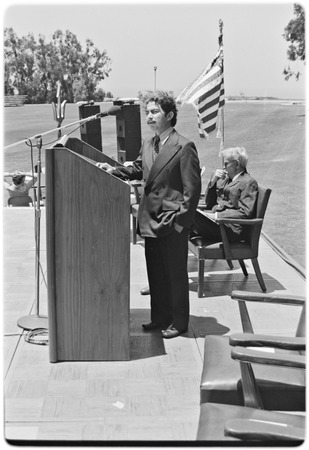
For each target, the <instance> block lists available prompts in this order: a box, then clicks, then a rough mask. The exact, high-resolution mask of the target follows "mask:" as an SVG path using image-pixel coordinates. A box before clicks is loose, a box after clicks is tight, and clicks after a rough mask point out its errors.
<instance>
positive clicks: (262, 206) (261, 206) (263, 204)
mask: <svg viewBox="0 0 309 450" xmlns="http://www.w3.org/2000/svg"><path fill="white" fill-rule="evenodd" d="M270 194H271V189H269V188H266V187H264V186H259V193H258V198H257V202H256V216H255V217H256V218H258V219H263V218H264V216H265V212H266V208H267V205H268V200H269V197H270Z"/></svg>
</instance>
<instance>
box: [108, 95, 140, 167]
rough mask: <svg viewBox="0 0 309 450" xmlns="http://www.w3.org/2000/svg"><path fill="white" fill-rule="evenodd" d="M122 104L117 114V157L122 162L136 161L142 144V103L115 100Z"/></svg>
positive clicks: (115, 102)
mask: <svg viewBox="0 0 309 450" xmlns="http://www.w3.org/2000/svg"><path fill="white" fill-rule="evenodd" d="M114 105H119V106H121V111H120V112H119V113H117V115H116V132H117V158H118V161H119V162H120V163H122V164H123V163H124V162H126V161H134V160H135V159H136V158H137V157H138V155H139V152H140V149H141V144H142V132H141V113H140V105H137V104H133V103H126V102H123V101H121V100H115V101H114Z"/></svg>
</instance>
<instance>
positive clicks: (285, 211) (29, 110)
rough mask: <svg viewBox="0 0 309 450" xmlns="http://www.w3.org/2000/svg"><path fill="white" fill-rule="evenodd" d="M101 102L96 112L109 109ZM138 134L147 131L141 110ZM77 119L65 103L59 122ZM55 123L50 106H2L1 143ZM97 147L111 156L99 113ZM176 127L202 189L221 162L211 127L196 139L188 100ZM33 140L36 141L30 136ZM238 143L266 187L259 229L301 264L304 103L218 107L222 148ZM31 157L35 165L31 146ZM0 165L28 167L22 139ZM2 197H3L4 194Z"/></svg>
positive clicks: (106, 123) (110, 132)
mask: <svg viewBox="0 0 309 450" xmlns="http://www.w3.org/2000/svg"><path fill="white" fill-rule="evenodd" d="M109 106H110V105H109V104H105V103H102V104H101V111H105V110H106V109H108V108H109ZM141 117H142V134H143V137H147V136H150V131H149V130H148V128H147V125H146V124H145V120H144V115H143V111H141ZM78 120H79V111H78V107H77V106H76V105H75V104H68V105H67V107H66V116H65V120H64V121H63V124H62V125H67V124H70V123H73V122H75V121H78ZM56 128H57V123H56V122H55V121H54V119H53V111H52V106H51V105H24V106H22V107H11V108H5V110H4V145H5V146H7V145H10V144H13V143H16V142H19V141H22V140H26V139H27V138H28V137H32V136H35V135H37V134H41V133H45V132H46V131H49V130H54V129H56ZM101 128H102V142H103V151H104V152H105V153H106V154H108V155H109V156H112V157H115V158H116V157H117V144H116V120H115V117H105V118H103V119H102V120H101ZM176 129H177V130H178V131H179V132H180V133H181V134H183V135H184V136H186V137H188V138H190V139H192V140H193V141H194V142H195V144H196V146H197V149H198V153H199V158H200V162H201V166H204V167H205V172H204V175H203V190H204V189H205V186H206V184H207V182H208V180H209V177H210V174H211V172H212V171H213V170H214V169H215V168H216V167H219V166H220V165H221V161H220V159H219V157H218V154H219V150H220V139H217V138H216V132H214V133H212V134H211V135H210V138H209V140H206V139H200V137H199V134H198V128H197V122H196V113H195V110H194V109H193V107H192V106H191V105H185V106H184V107H182V108H180V109H179V113H178V122H177V125H176ZM71 132H73V133H72V134H71V135H72V136H75V137H78V138H80V130H79V128H78V126H77V125H75V126H73V127H70V128H67V129H65V130H64V131H63V132H62V134H70V133H71ZM57 136H58V133H57V131H54V132H52V133H50V134H47V135H44V136H43V148H42V165H43V166H44V160H45V155H44V148H48V147H51V146H52V145H53V143H54V142H55V141H56V140H57ZM33 144H34V145H35V144H36V140H35V139H34V140H33ZM231 146H244V147H245V148H246V149H247V151H248V153H249V165H248V171H249V172H250V174H251V175H252V176H253V177H255V178H256V179H257V181H258V182H259V183H260V184H263V185H265V186H268V187H270V188H271V189H272V194H271V198H270V202H269V206H268V210H267V213H266V217H265V223H264V228H263V229H264V231H265V232H266V233H267V234H268V235H269V236H270V237H271V238H272V239H273V240H274V241H276V242H277V243H278V244H279V245H280V246H281V247H282V248H283V249H284V250H285V251H286V252H287V253H288V254H289V255H291V256H292V257H293V258H294V259H295V260H296V261H297V262H298V263H299V264H301V265H302V266H304V267H305V262H306V248H305V243H306V239H305V231H306V228H305V207H306V195H305V186H306V183H305V176H306V170H305V164H306V156H305V106H304V105H303V104H297V103H295V104H292V103H291V104H288V103H287V102H284V101H282V102H273V103H271V102H268V103H264V102H251V103H250V102H248V103H246V102H228V103H227V104H226V106H225V108H224V147H225V148H227V147H231ZM33 159H34V163H35V164H36V161H37V149H36V148H34V151H33ZM3 168H4V170H5V171H13V170H15V169H17V168H20V169H24V170H30V169H31V149H30V147H29V146H28V145H26V144H25V143H21V144H19V145H16V146H13V147H11V148H9V149H6V150H5V151H4V160H3ZM5 198H6V197H5Z"/></svg>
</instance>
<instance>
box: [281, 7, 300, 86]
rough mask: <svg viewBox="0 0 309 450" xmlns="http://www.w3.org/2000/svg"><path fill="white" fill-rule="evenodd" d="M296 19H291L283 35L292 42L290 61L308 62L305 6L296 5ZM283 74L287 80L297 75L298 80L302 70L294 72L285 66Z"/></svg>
mask: <svg viewBox="0 0 309 450" xmlns="http://www.w3.org/2000/svg"><path fill="white" fill-rule="evenodd" d="M294 15H295V16H296V18H295V19H292V20H290V22H289V23H288V25H287V26H286V27H285V29H284V34H283V37H284V39H285V40H286V41H288V42H291V45H290V46H289V48H288V51H287V55H288V59H289V60H290V61H297V60H299V61H303V62H304V64H305V62H306V45H305V11H304V8H303V7H302V6H300V5H298V4H295V5H294ZM283 75H284V76H285V79H286V80H289V78H290V77H292V76H295V78H296V80H298V79H299V77H300V72H299V71H296V72H294V71H293V70H292V69H291V68H290V66H288V67H285V69H284V71H283Z"/></svg>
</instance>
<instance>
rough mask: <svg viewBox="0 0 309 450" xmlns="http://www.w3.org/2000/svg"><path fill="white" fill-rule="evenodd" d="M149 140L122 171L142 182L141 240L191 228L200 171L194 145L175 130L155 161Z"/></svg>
mask: <svg viewBox="0 0 309 450" xmlns="http://www.w3.org/2000/svg"><path fill="white" fill-rule="evenodd" d="M152 158H153V145H152V139H148V140H145V141H144V142H143V145H142V148H141V152H140V156H139V158H138V159H137V160H136V161H135V162H134V164H133V166H131V167H127V168H125V169H121V171H122V172H124V173H126V174H127V176H128V178H129V179H131V180H132V179H142V178H143V179H144V182H145V185H144V193H143V195H142V198H141V202H140V205H139V215H138V228H139V229H138V232H139V234H140V235H141V236H143V237H162V236H167V235H168V234H170V233H171V232H172V231H173V227H174V224H178V225H180V226H181V227H184V228H188V229H189V228H190V226H191V225H192V223H193V220H194V215H195V211H196V207H197V204H198V201H199V197H200V192H201V169H200V163H199V159H198V154H197V150H196V147H195V145H194V143H193V142H191V141H189V140H188V139H186V138H184V137H183V136H181V135H180V134H179V133H178V132H177V131H176V130H174V131H173V132H172V133H171V135H170V136H169V138H168V141H167V142H166V144H164V146H163V148H162V150H161V151H160V153H159V155H158V157H157V158H156V160H155V162H154V163H153V162H152Z"/></svg>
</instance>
